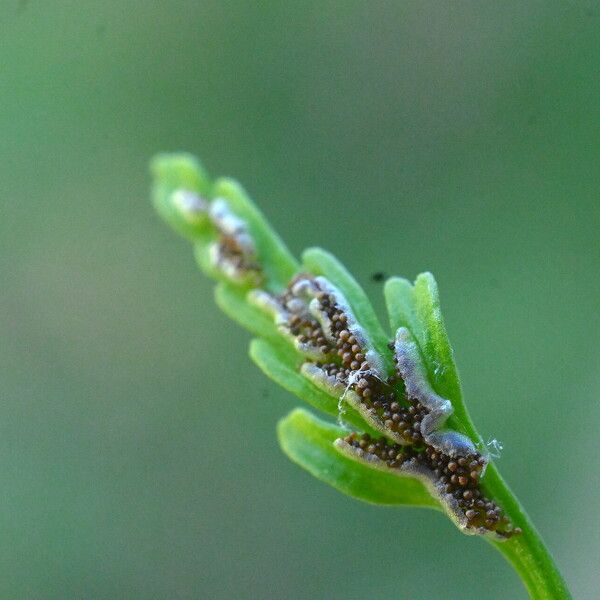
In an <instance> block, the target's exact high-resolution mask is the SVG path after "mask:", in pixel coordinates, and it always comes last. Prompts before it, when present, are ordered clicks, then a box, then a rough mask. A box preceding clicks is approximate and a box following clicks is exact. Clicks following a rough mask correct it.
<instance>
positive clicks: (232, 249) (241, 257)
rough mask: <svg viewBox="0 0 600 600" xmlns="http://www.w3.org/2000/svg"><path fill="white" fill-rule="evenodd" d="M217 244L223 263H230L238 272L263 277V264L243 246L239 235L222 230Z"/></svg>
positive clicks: (257, 277) (256, 277)
mask: <svg viewBox="0 0 600 600" xmlns="http://www.w3.org/2000/svg"><path fill="white" fill-rule="evenodd" d="M217 244H218V257H219V261H220V262H221V263H226V264H227V265H230V266H231V267H232V268H233V269H234V270H235V272H236V273H240V274H246V275H250V276H252V277H253V278H254V279H262V277H263V273H262V269H261V266H260V265H259V263H258V262H257V261H256V259H255V258H254V256H253V255H252V254H251V253H250V252H248V250H247V249H246V248H244V247H242V245H241V244H240V242H239V239H238V238H237V237H235V236H234V235H230V234H227V233H224V232H220V235H219V238H218V240H217Z"/></svg>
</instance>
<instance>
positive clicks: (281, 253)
mask: <svg viewBox="0 0 600 600" xmlns="http://www.w3.org/2000/svg"><path fill="white" fill-rule="evenodd" d="M213 197H215V198H225V200H227V202H228V203H229V205H230V207H231V210H232V211H233V212H234V213H235V214H236V215H237V216H238V217H240V218H241V219H243V220H244V221H245V222H246V224H247V226H248V230H249V231H250V234H251V235H252V239H253V240H254V243H255V245H256V251H257V254H258V260H259V262H260V264H261V266H262V268H263V269H264V272H265V275H266V280H267V284H266V287H267V289H268V290H269V291H271V292H276V293H277V292H280V291H282V290H283V289H284V288H285V287H286V286H287V284H288V282H289V280H290V279H291V278H292V277H293V276H294V275H295V274H296V273H297V272H298V261H297V260H296V259H295V258H294V257H293V256H292V255H291V254H290V252H289V250H288V249H287V247H286V246H285V244H284V243H283V241H282V240H281V238H280V237H279V236H278V235H277V234H276V233H275V232H274V231H273V229H272V228H271V226H270V225H269V223H268V221H267V220H266V219H265V218H264V216H263V215H262V213H261V212H260V210H258V208H257V207H256V205H255V204H254V203H253V202H252V200H250V198H249V197H248V195H247V194H246V192H245V191H244V189H243V188H242V186H241V185H240V184H239V183H238V182H237V181H235V180H233V179H229V178H222V179H218V180H217V181H216V182H215V184H214V187H213Z"/></svg>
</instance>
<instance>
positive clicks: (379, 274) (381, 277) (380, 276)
mask: <svg viewBox="0 0 600 600" xmlns="http://www.w3.org/2000/svg"><path fill="white" fill-rule="evenodd" d="M384 279H385V273H383V271H377V272H376V273H373V274H371V280H372V281H377V282H380V281H383V280H384Z"/></svg>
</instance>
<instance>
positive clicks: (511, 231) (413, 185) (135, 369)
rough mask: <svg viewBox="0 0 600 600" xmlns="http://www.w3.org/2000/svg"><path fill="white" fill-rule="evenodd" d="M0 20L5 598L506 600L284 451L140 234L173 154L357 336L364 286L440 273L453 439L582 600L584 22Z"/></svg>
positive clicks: (586, 307)
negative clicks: (333, 279)
mask: <svg viewBox="0 0 600 600" xmlns="http://www.w3.org/2000/svg"><path fill="white" fill-rule="evenodd" d="M1 5H2V8H1V13H0V20H1V23H2V51H1V66H0V90H1V99H2V100H1V104H0V127H1V129H0V131H1V141H0V155H1V156H0V158H1V160H0V192H1V198H2V201H1V204H0V206H1V207H2V212H1V219H0V228H1V231H0V264H1V269H2V289H1V292H0V306H1V311H0V332H1V333H0V334H1V337H2V343H1V344H0V428H1V431H0V434H1V435H0V483H1V490H2V493H1V495H0V540H1V541H0V565H1V570H0V596H1V597H2V598H52V599H54V598H56V599H64V598H169V599H170V598H210V599H218V600H221V599H233V598H244V599H246V598H248V599H255V598H256V599H261V600H262V599H280V598H285V599H291V600H296V599H303V600H304V599H324V600H337V599H340V600H342V599H343V600H359V599H360V600H362V599H364V598H367V597H368V598H372V599H374V600H388V599H390V598H402V599H404V598H406V599H417V600H419V599H429V598H438V597H444V598H452V599H461V600H464V599H474V598H486V599H488V598H489V599H495V598H502V599H504V598H511V599H513V598H517V599H519V598H524V592H523V591H522V588H521V585H520V583H519V581H518V580H517V578H516V576H515V575H514V574H513V573H512V571H511V570H510V568H509V567H508V566H507V565H505V564H504V562H503V560H502V559H501V557H500V556H499V555H496V553H495V551H494V550H493V549H492V548H491V547H489V546H488V545H487V544H485V543H484V542H483V541H481V540H477V539H472V538H468V537H465V536H461V535H460V534H459V533H458V532H457V531H456V530H455V529H454V528H453V526H452V525H451V524H450V522H449V521H448V520H447V519H445V518H444V517H442V516H441V515H439V514H435V513H433V512H431V513H430V512H427V511H419V510H398V509H388V508H376V507H372V506H369V505H366V504H361V503H359V502H356V501H354V500H351V499H348V498H346V497H344V496H342V495H340V494H338V493H337V492H335V491H334V490H332V489H329V488H327V487H325V486H324V485H323V484H321V483H319V482H317V481H315V480H312V479H311V478H310V476H309V475H308V474H306V473H304V472H303V471H301V470H300V469H299V468H298V467H296V466H295V465H293V464H292V463H290V462H288V461H287V459H286V458H285V457H284V456H283V455H282V454H281V452H280V451H279V449H278V446H277V443H276V439H275V431H274V429H275V424H276V422H277V419H278V418H279V417H281V416H282V415H284V414H285V413H286V412H287V411H289V410H290V409H291V408H292V407H294V406H295V405H297V404H298V402H297V401H296V400H295V399H294V398H293V397H291V396H290V395H288V394H286V393H284V392H283V391H281V390H280V389H278V388H276V386H275V385H274V384H271V383H270V382H269V381H267V380H266V379H265V378H264V377H263V376H262V375H261V374H260V373H259V372H258V371H257V369H256V368H255V367H254V366H253V365H252V364H251V363H250V361H249V359H248V357H247V345H248V335H247V334H246V333H244V332H242V331H241V330H240V329H238V328H237V327H236V326H235V325H234V324H233V323H231V322H229V321H228V319H227V318H226V317H225V316H224V315H222V314H221V313H220V312H219V311H218V309H217V308H216V307H215V305H214V302H213V299H212V283H211V282H209V281H207V280H205V279H204V278H203V277H202V276H201V275H200V273H199V272H198V271H197V269H196V267H195V265H194V261H193V258H192V253H191V248H190V247H188V246H187V245H186V244H185V243H184V242H182V241H180V240H178V239H177V238H176V237H175V236H174V235H173V234H172V233H171V232H170V231H169V230H168V229H167V228H166V227H165V226H164V225H163V224H162V223H161V222H159V221H158V219H157V218H156V216H155V215H154V214H153V212H152V209H151V205H150V202H149V194H148V188H149V177H148V172H147V164H148V160H149V158H150V157H151V156H152V155H153V154H154V153H156V152H158V151H162V150H179V149H184V150H189V151H192V152H194V153H196V154H198V155H199V156H200V157H202V159H203V160H204V162H205V164H206V166H207V167H208V168H209V170H210V171H211V173H212V174H213V175H222V174H226V175H233V176H235V177H237V178H239V179H240V180H241V181H242V182H243V183H244V185H245V186H246V187H247V189H248V190H249V191H250V193H251V194H252V196H253V197H254V198H255V199H256V200H257V202H258V203H259V204H260V206H261V207H262V208H263V210H264V212H265V213H266V214H267V215H268V216H269V218H270V219H271V221H272V223H273V224H274V226H275V227H276V228H277V229H278V231H279V232H280V233H281V234H282V236H283V237H284V238H285V239H286V240H287V242H288V243H289V245H290V247H291V249H292V250H293V251H294V252H296V253H299V252H300V251H301V250H302V248H304V247H306V246H308V245H315V244H321V245H324V246H325V247H327V248H328V249H330V250H332V251H333V252H335V253H336V254H337V255H338V256H339V257H340V258H342V259H343V260H344V262H345V263H346V264H347V265H348V267H349V268H350V269H351V270H352V271H353V273H355V275H356V276H357V277H358V278H359V280H360V281H361V282H362V283H363V284H364V286H365V287H366V289H367V291H368V292H369V294H370V295H371V296H372V297H373V298H374V300H375V302H376V304H377V307H378V309H381V308H382V300H381V289H382V284H381V283H375V282H373V281H372V280H371V274H372V273H373V272H375V271H383V272H385V273H386V274H401V275H404V276H407V277H410V278H413V277H414V276H415V275H416V274H417V273H418V272H420V271H423V270H426V269H428V270H431V271H433V272H434V273H435V275H436V277H437V279H438V282H439V284H440V288H441V293H442V301H443V306H444V311H445V316H446V320H447V324H448V328H449V331H450V334H451V338H452V339H453V342H454V344H455V350H456V354H457V359H458V364H459V367H460V369H461V373H462V377H463V384H464V388H465V392H466V396H467V401H468V405H469V407H470V409H471V412H472V415H473V417H474V420H475V422H476V423H477V424H478V425H479V428H480V430H481V432H482V434H483V435H484V436H485V437H486V438H488V437H489V438H491V437H496V438H498V439H499V440H500V441H501V442H502V443H503V444H504V451H503V453H502V457H501V459H500V461H499V466H500V469H501V471H502V472H503V473H504V475H505V476H506V477H507V479H508V481H509V482H510V483H511V485H512V486H513V487H514V489H515V491H516V493H517V494H518V496H519V497H520V498H521V500H522V501H523V503H524V504H525V506H526V507H527V509H528V511H529V512H530V514H531V516H532V517H533V519H534V521H535V522H536V524H537V526H538V527H539V529H540V530H541V531H542V533H543V535H544V537H545V539H546V540H547V542H548V544H549V546H550V547H551V549H552V550H553V552H554V554H555V556H556V559H557V561H558V563H559V565H560V567H561V568H562V570H563V572H564V574H565V576H566V578H567V580H568V583H569V584H570V586H571V587H572V589H573V591H574V593H575V595H576V597H577V598H590V599H591V598H597V593H598V592H597V590H598V588H599V586H600V572H599V571H598V551H599V549H600V523H599V519H598V513H599V511H600V499H599V497H598V489H599V487H600V466H599V459H598V456H599V452H600V442H599V441H598V429H599V424H600V405H599V402H598V398H599V393H598V390H599V388H600V349H599V348H598V343H597V339H598V334H599V332H600V316H599V311H598V304H599V302H598V300H599V296H600V279H599V277H598V271H599V269H600V243H599V226H600V177H599V170H598V164H599V161H600V79H599V70H598V65H599V64H600V35H599V34H600V8H599V7H598V4H597V3H595V2H562V1H553V2H551V1H539V2H538V1H530V2H526V3H522V2H504V3H501V4H494V3H481V2H457V3H451V5H449V6H448V5H444V4H443V3H440V2H419V1H416V0H413V1H409V2H400V1H387V2H356V1H351V0H347V1H339V2H323V1H320V2H306V1H304V0H302V1H296V2H285V3H282V2H263V3H249V2H239V1H238V2H233V1H230V2H217V1H213V2H197V1H196V2H192V1H190V2H173V1H167V2H151V1H148V0H144V1H142V0H139V1H128V2H116V1H104V2H89V1H81V0H79V1H72V2H67V1H65V2H39V1H34V0H29V1H26V0H20V1H18V0H14V1H12V0H11V1H4V2H2V3H1Z"/></svg>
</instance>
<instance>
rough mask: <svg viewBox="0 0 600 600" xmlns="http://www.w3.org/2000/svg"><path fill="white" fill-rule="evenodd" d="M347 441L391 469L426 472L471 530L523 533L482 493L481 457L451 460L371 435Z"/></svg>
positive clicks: (426, 449) (352, 436) (353, 436)
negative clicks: (407, 467) (406, 466)
mask: <svg viewBox="0 0 600 600" xmlns="http://www.w3.org/2000/svg"><path fill="white" fill-rule="evenodd" d="M344 441H345V442H346V443H347V444H349V445H350V446H352V447H353V448H356V449H360V450H362V451H363V452H365V453H367V454H370V455H372V456H375V457H377V458H378V459H379V460H381V461H382V462H384V463H385V464H386V465H387V466H388V467H389V468H391V469H399V468H401V467H402V466H403V465H404V464H405V463H407V462H409V461H410V462H412V463H413V464H415V465H416V466H417V468H418V467H419V466H421V467H425V468H427V469H428V470H429V471H431V472H432V473H433V474H434V475H435V478H436V480H437V482H439V483H441V484H442V486H443V491H444V493H446V494H449V495H451V496H452V497H453V498H454V499H455V500H456V502H457V504H458V506H459V508H460V510H461V511H462V512H463V514H464V515H465V517H466V519H467V521H468V527H472V528H477V529H480V528H484V529H487V530H489V531H494V532H496V533H497V534H498V535H501V536H503V537H510V536H512V535H515V534H519V533H520V532H521V530H520V529H519V528H514V529H512V528H511V527H510V523H509V521H508V519H507V518H506V516H504V514H503V513H502V510H501V509H500V507H498V505H496V504H495V503H494V502H492V501H491V500H489V499H487V498H486V497H485V496H484V495H483V494H482V492H481V490H480V489H479V478H480V476H481V472H482V469H483V466H484V465H485V459H484V458H483V457H482V456H481V455H478V454H471V455H469V456H461V457H455V458H451V457H449V456H446V455H444V454H442V453H440V452H438V451H436V450H435V449H434V448H432V447H431V446H425V447H424V448H423V447H419V446H417V445H415V446H401V445H400V444H394V443H392V442H390V441H388V440H386V439H385V438H384V437H381V438H378V439H375V438H372V437H371V436H370V435H369V434H368V433H364V434H362V435H361V434H357V433H351V434H349V435H348V436H346V437H345V438H344Z"/></svg>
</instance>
